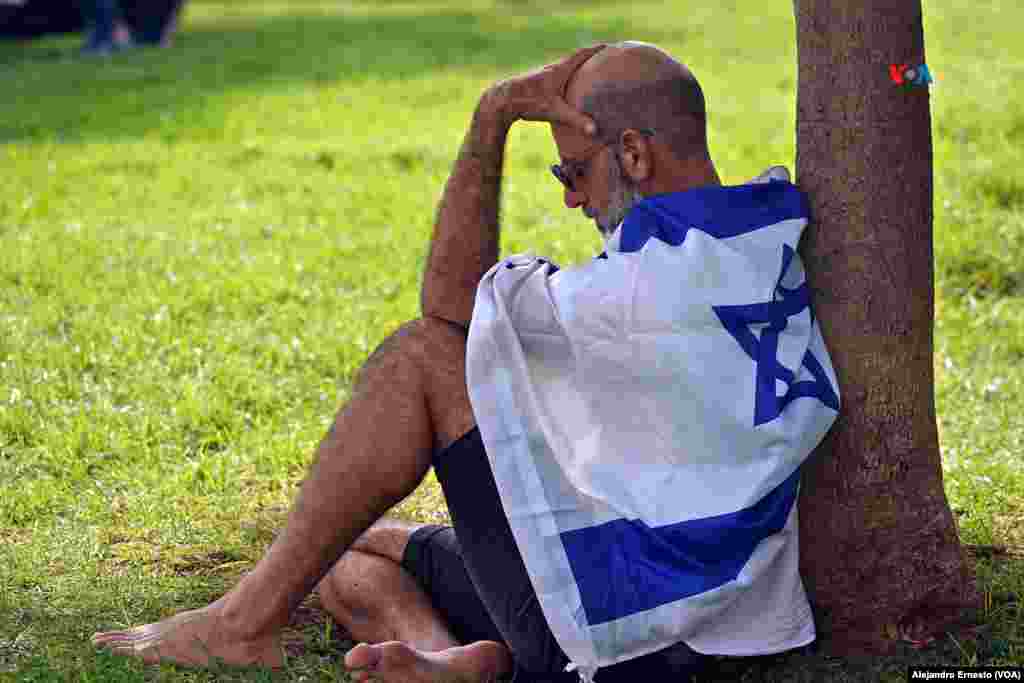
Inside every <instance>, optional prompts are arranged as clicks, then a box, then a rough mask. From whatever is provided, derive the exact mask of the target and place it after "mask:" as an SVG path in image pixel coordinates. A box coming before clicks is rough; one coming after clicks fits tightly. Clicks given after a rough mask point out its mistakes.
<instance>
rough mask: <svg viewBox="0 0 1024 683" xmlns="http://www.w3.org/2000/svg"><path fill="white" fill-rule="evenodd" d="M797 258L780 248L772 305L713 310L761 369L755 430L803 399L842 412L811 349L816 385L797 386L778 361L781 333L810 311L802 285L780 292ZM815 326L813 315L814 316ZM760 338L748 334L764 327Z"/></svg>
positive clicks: (808, 357) (807, 360) (809, 363)
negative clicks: (779, 386) (779, 389)
mask: <svg viewBox="0 0 1024 683" xmlns="http://www.w3.org/2000/svg"><path fill="white" fill-rule="evenodd" d="M794 254H795V252H794V251H793V249H792V247H790V246H789V245H788V244H787V245H783V248H782V271H781V272H780V273H779V279H778V281H777V282H776V285H775V292H774V293H773V295H772V300H771V301H766V302H764V303H760V304H748V305H745V306H712V308H713V309H714V311H715V314H716V315H717V316H718V319H719V320H720V321H721V322H722V325H723V326H725V329H726V330H728V332H729V334H731V335H732V336H733V338H734V339H735V340H736V342H737V343H738V344H739V345H740V348H742V349H743V351H744V353H746V354H747V355H748V356H750V358H751V359H752V360H753V361H754V363H755V364H756V365H757V381H756V387H755V391H754V426H755V427H756V426H757V425H760V424H764V423H765V422H770V421H772V420H774V419H775V418H777V417H778V416H779V415H780V414H781V413H782V411H783V410H785V409H786V406H788V405H789V404H790V403H791V402H792V401H794V400H795V399H798V398H801V397H812V398H816V399H818V400H819V401H821V402H822V403H824V404H825V405H827V406H828V407H830V408H832V409H833V410H839V397H838V396H837V395H836V392H835V390H834V389H833V388H832V383H831V382H830V381H829V379H828V376H827V375H826V374H825V369H824V368H823V367H822V366H821V363H820V362H819V361H818V359H817V358H815V357H814V354H812V353H811V351H810V350H809V349H808V351H807V353H805V354H804V358H803V362H802V364H801V365H802V367H805V368H807V370H808V371H810V373H811V377H812V379H809V380H803V381H800V382H797V381H795V380H796V374H795V373H794V372H793V371H792V370H790V369H789V368H787V367H785V366H783V365H782V364H781V363H780V362H779V360H778V349H779V333H781V332H782V331H783V330H785V329H786V325H787V324H788V323H789V319H790V318H791V317H793V316H794V315H797V314H799V313H801V312H802V311H803V310H804V309H808V308H810V305H811V299H810V290H809V289H808V287H807V283H806V282H804V283H802V284H801V285H799V286H798V287H794V288H793V289H789V288H787V287H783V286H782V278H783V277H785V275H786V271H787V270H789V266H790V263H791V262H792V261H793V255H794ZM810 315H811V324H812V325H813V324H814V311H810ZM766 323H767V327H764V328H763V329H762V330H761V336H760V338H758V337H757V336H755V335H754V333H753V332H752V331H751V330H750V326H751V325H755V324H766ZM778 380H781V381H782V382H783V383H785V385H786V387H787V390H786V393H785V394H784V395H783V396H777V395H776V393H775V383H776V381H778Z"/></svg>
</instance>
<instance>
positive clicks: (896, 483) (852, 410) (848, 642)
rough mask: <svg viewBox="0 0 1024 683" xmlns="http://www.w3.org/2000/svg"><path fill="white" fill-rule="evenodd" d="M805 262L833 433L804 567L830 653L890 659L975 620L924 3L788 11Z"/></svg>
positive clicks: (809, 500) (819, 477)
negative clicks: (838, 403)
mask: <svg viewBox="0 0 1024 683" xmlns="http://www.w3.org/2000/svg"><path fill="white" fill-rule="evenodd" d="M794 3H795V14H796V29H797V61H798V68H799V78H798V88H797V125H796V130H797V158H796V175H797V181H796V182H797V184H798V185H799V186H800V187H801V189H803V190H804V191H805V192H806V193H807V195H808V198H809V200H810V205H811V222H810V225H809V226H808V228H807V230H806V232H805V234H804V237H803V240H802V242H801V245H800V250H801V255H802V257H803V259H804V263H805V265H806V269H807V277H808V281H809V283H810V286H811V289H812V299H813V302H814V306H815V313H816V315H817V317H818V319H819V320H820V324H821V328H822V333H823V334H824V336H825V340H826V343H827V344H828V348H829V351H830V353H831V356H832V362H833V365H834V366H835V369H836V372H837V373H838V376H839V386H840V391H841V395H842V408H841V411H840V416H839V419H838V420H837V422H836V424H835V426H834V427H833V429H832V431H831V432H830V433H829V435H828V436H827V437H826V438H825V440H824V441H823V442H822V444H821V446H820V447H819V448H818V449H817V451H816V452H815V454H814V455H813V456H812V458H811V460H810V461H809V462H808V464H807V466H806V467H805V469H804V474H803V485H802V490H801V495H800V501H799V506H800V507H799V509H800V546H801V563H800V568H801V572H802V574H803V576H804V580H805V583H806V585H807V589H808V593H809V595H810V598H811V602H812V604H813V605H814V609H815V615H816V621H817V624H818V633H819V638H820V640H821V641H822V643H823V645H824V646H825V649H826V650H827V651H829V652H831V653H834V654H853V653H858V652H859V653H863V652H869V653H885V652H891V651H893V650H894V649H895V646H896V645H897V644H898V643H899V641H900V640H902V639H904V638H907V637H913V638H915V639H920V638H922V637H926V636H928V635H934V634H937V633H939V632H942V631H944V630H947V629H949V628H951V627H952V626H953V625H954V623H955V622H957V621H959V620H961V619H963V618H964V616H969V615H971V614H972V613H973V610H971V609H970V608H974V607H977V606H978V605H979V597H978V594H977V589H976V586H975V583H974V577H973V571H972V569H971V567H970V565H969V564H968V563H967V561H966V558H965V555H964V552H963V550H962V548H961V546H960V542H959V539H958V536H957V529H956V523H955V521H954V519H953V515H952V514H951V512H950V509H949V504H948V502H947V500H946V495H945V491H944V489H943V484H942V463H941V460H940V456H939V446H938V431H937V427H936V421H935V399H934V391H933V389H934V387H933V381H934V378H933V370H934V369H933V365H932V363H933V341H932V327H933V323H934V289H933V282H932V275H933V262H932V140H931V118H930V112H929V93H928V88H927V87H926V86H920V85H918V86H900V85H897V84H896V83H894V82H893V80H892V78H891V76H890V72H889V65H890V64H904V63H906V64H909V65H911V66H919V65H921V64H924V63H925V54H924V30H923V24H922V16H921V1H920V0H858V1H856V2H853V1H846V0H794Z"/></svg>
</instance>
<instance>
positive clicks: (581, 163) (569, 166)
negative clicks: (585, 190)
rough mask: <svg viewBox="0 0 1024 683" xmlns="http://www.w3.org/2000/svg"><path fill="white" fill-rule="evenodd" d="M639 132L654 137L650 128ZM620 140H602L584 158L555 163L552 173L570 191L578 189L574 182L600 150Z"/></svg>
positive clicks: (584, 171)
mask: <svg viewBox="0 0 1024 683" xmlns="http://www.w3.org/2000/svg"><path fill="white" fill-rule="evenodd" d="M638 132H640V133H641V134H643V135H646V136H647V137H653V136H654V131H653V130H651V129H649V128H642V129H640V130H639V131H638ZM616 142H618V140H615V141H614V142H602V143H600V144H598V145H596V146H594V147H593V148H592V149H591V150H590V151H589V152H587V154H586V155H585V156H584V157H583V158H582V159H566V160H565V161H563V162H562V163H561V164H554V165H553V166H552V167H551V173H552V174H554V176H555V177H556V178H558V182H560V183H562V185H564V186H565V187H567V188H568V189H569V192H575V191H576V185H575V183H574V181H575V179H576V178H580V177H581V176H582V175H583V174H584V173H586V170H587V166H588V165H589V164H590V160H591V159H593V158H594V156H595V155H596V154H597V152H598V151H600V150H602V149H604V148H605V147H608V146H609V145H614V144H615V143H616Z"/></svg>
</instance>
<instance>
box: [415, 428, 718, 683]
mask: <svg viewBox="0 0 1024 683" xmlns="http://www.w3.org/2000/svg"><path fill="white" fill-rule="evenodd" d="M433 464H434V473H435V474H436V475H437V480H438V481H439V482H440V484H441V490H442V491H443V492H444V497H445V500H446V502H447V503H448V512H449V514H450V515H451V518H452V523H453V525H454V526H453V527H450V526H440V525H434V524H432V525H428V526H425V527H422V528H420V529H417V530H416V531H415V532H413V534H412V536H411V537H410V539H409V543H408V545H407V546H406V549H405V555H404V557H403V558H402V567H404V568H405V569H406V570H407V571H408V572H409V573H410V574H412V576H413V577H415V578H416V580H417V581H418V583H419V585H420V586H421V587H422V588H423V590H424V591H425V592H426V594H427V595H428V596H430V600H431V602H432V603H433V604H434V607H435V608H436V609H437V610H438V612H439V613H440V614H441V615H442V616H443V618H444V619H445V621H446V622H447V624H448V626H449V628H450V630H451V632H452V635H454V636H455V637H456V638H457V639H458V640H459V641H460V642H461V643H462V644H467V643H472V642H474V641H477V640H494V641H497V642H499V643H505V645H507V646H508V648H509V650H510V651H511V652H512V658H513V660H514V661H515V673H514V675H513V680H514V681H515V683H562V682H564V683H575V682H576V681H578V680H579V675H578V674H576V673H575V672H568V673H567V672H565V671H564V670H565V667H566V665H567V664H568V663H569V658H568V657H567V656H566V655H565V652H563V651H562V648H561V647H560V646H559V645H558V642H557V641H556V640H555V637H554V635H552V633H551V629H550V628H549V627H548V624H547V621H546V620H545V619H544V613H543V612H542V611H541V607H540V603H539V602H538V601H537V596H536V594H535V593H534V591H533V585H532V584H531V583H530V578H529V575H528V574H527V573H526V566H525V565H524V564H523V559H522V557H521V556H520V555H519V550H518V549H517V548H516V542H515V538H514V537H513V536H512V529H511V528H510V527H509V524H508V520H507V519H506V517H505V511H504V509H503V508H502V506H501V499H500V498H499V497H498V488H497V485H496V484H495V482H494V475H493V474H492V473H491V465H490V463H489V462H488V460H487V453H486V452H485V451H484V445H483V441H482V440H481V438H480V430H479V429H476V428H474V429H473V430H471V431H469V432H467V433H466V434H465V435H464V436H462V437H461V438H460V439H459V440H458V441H456V442H455V443H453V444H452V445H451V446H449V447H448V448H447V449H445V450H444V451H442V452H441V453H435V454H434V460H433ZM705 659H706V658H705V657H704V656H703V655H700V654H698V653H696V652H694V651H693V650H691V649H690V648H689V647H687V646H686V644H685V643H678V644H676V645H673V646H672V647H670V648H666V649H664V650H661V651H658V652H654V653H651V654H649V655H644V656H643V657H637V658H635V659H632V660H629V661H627V662H620V663H619V664H614V665H612V666H608V667H604V668H602V669H600V670H599V671H598V672H597V675H596V676H595V677H594V680H595V681H596V683H619V682H620V681H622V682H628V683H636V682H637V681H644V680H672V681H686V680H688V676H689V674H691V673H693V672H695V671H697V670H698V669H699V668H700V667H701V665H702V664H703V662H704V660H705Z"/></svg>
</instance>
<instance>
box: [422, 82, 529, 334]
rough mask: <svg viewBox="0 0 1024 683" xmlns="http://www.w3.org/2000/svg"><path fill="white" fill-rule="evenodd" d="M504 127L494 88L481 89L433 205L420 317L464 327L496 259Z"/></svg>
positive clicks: (498, 93) (505, 136) (506, 128)
mask: <svg viewBox="0 0 1024 683" xmlns="http://www.w3.org/2000/svg"><path fill="white" fill-rule="evenodd" d="M510 126H511V123H510V122H508V121H506V119H505V118H504V117H503V116H502V111H501V95H500V91H499V89H491V90H488V91H487V92H485V93H484V95H483V97H482V98H481V99H480V103H479V104H478V105H477V107H476V111H474V112H473V121H472V124H471V125H470V128H469V132H467V133H466V137H465V139H464V140H463V142H462V149H461V150H460V151H459V157H458V159H457V160H456V162H455V168H454V169H453V170H452V173H451V175H450V176H449V177H448V183H447V184H446V185H445V188H444V195H443V196H442V197H441V202H440V204H439V205H438V209H437V220H436V222H435V224H434V235H433V238H432V239H431V242H430V253H429V255H428V256H427V266H426V270H425V271H424V274H423V288H422V290H421V292H420V307H421V310H422V314H423V315H424V316H431V317H435V318H441V319H444V320H447V321H449V322H452V323H455V324H456V325H459V326H460V327H462V328H463V329H466V330H468V329H469V321H470V319H471V318H472V315H473V302H474V299H475V297H476V288H477V285H478V284H479V282H480V280H481V278H483V276H484V274H485V273H487V271H488V270H490V268H491V266H493V265H494V264H495V263H497V262H498V239H499V234H500V230H499V225H498V209H499V202H500V200H501V171H502V164H503V162H504V156H505V140H506V138H507V137H508V130H509V127H510Z"/></svg>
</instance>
